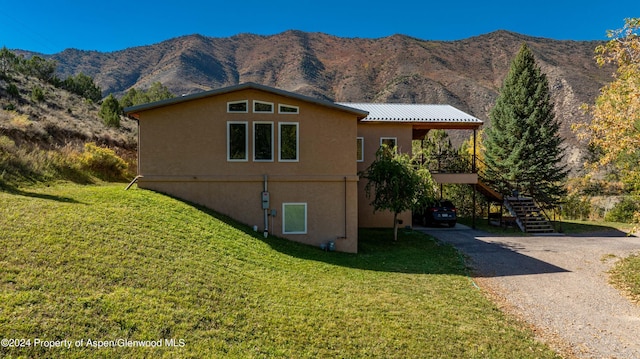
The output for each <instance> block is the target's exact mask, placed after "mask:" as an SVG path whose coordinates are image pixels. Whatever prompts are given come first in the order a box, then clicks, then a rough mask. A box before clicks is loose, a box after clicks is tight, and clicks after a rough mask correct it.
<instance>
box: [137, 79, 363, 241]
mask: <svg viewBox="0 0 640 359" xmlns="http://www.w3.org/2000/svg"><path fill="white" fill-rule="evenodd" d="M244 100H246V101H247V103H248V105H249V111H248V112H247V113H228V111H227V103H228V102H234V101H244ZM254 100H258V101H261V102H268V103H273V106H274V112H273V113H254V111H252V105H253V101H254ZM279 104H285V105H288V106H296V107H298V108H299V113H298V114H281V113H278V105H279ZM137 116H138V119H139V126H140V143H139V172H140V173H139V175H141V176H142V178H141V179H140V180H139V186H140V187H141V188H148V189H152V190H156V191H159V192H163V193H167V194H169V195H172V196H175V197H178V198H182V199H184V200H187V201H190V202H193V203H197V204H200V205H203V206H206V207H208V208H211V209H213V210H215V211H217V212H220V213H222V214H225V215H228V216H230V217H232V218H234V219H236V220H238V221H239V222H241V223H244V224H247V225H249V226H254V225H255V226H258V228H259V231H260V232H262V231H263V230H264V227H265V224H264V211H263V209H262V202H261V192H262V191H263V188H264V178H265V176H266V178H267V187H268V192H269V194H270V203H269V211H268V212H269V214H271V213H272V210H275V216H269V217H268V222H269V223H268V225H269V232H270V233H271V234H274V235H277V236H281V237H285V238H288V239H290V240H293V241H298V242H302V243H307V244H310V245H319V244H320V243H324V242H327V241H335V244H336V250H339V251H344V252H357V239H358V233H357V229H358V182H357V164H356V148H355V145H354V143H355V138H356V135H357V117H356V115H355V114H353V113H349V112H345V111H341V110H339V109H336V108H332V107H326V106H322V105H321V104H316V103H310V102H305V101H302V100H299V99H295V98H290V97H285V96H281V95H279V94H274V93H271V92H268V91H261V90H257V89H244V90H242V91H236V92H231V93H224V94H220V95H216V96H213V97H204V98H199V99H195V100H190V101H185V102H179V103H175V104H171V105H170V106H165V107H158V108H152V109H148V110H145V111H142V112H140V113H137ZM229 122H234V123H238V122H239V123H246V124H247V139H248V146H247V159H246V161H240V162H234V161H229V160H228V152H227V146H228V140H227V133H228V132H227V131H228V123H229ZM256 122H257V123H264V122H267V123H273V133H274V135H273V140H272V143H273V144H272V146H273V159H272V160H271V161H269V162H261V161H256V160H254V157H253V154H254V148H253V147H254V143H253V141H254V135H255V132H254V127H253V126H254V123H256ZM280 123H297V129H298V158H297V161H294V162H285V161H280V160H279V158H278V151H279V150H280V149H279V141H278V139H279V136H280V134H279V131H278V129H279V124H280ZM345 178H346V181H345ZM283 203H304V204H306V210H307V216H306V218H307V222H306V233H305V234H286V233H284V231H283V228H282V208H283V207H282V204H283ZM345 208H346V210H345Z"/></svg>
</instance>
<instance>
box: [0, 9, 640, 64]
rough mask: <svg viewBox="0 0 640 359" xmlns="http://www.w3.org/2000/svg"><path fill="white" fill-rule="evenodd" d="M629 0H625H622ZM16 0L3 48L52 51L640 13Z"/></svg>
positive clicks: (452, 35)
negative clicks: (193, 37)
mask: <svg viewBox="0 0 640 359" xmlns="http://www.w3.org/2000/svg"><path fill="white" fill-rule="evenodd" d="M625 3H626V4H625ZM514 4H518V2H515V1H502V0H501V1H489V2H485V1H466V0H461V1H418V0H412V1H408V0H396V1H376V0H368V1H361V0H357V1H344V0H342V1H336V0H328V1H306V0H298V1H290V0H272V1H256V0H246V1H242V2H233V1H175V0H173V1H166V0H154V1H147V0H141V1H136V0H127V1H123V0H112V1H86V0H73V1H69V0H66V1H51V0H47V1H42V0H31V1H15V0H0V9H2V10H1V11H0V24H1V25H0V47H1V46H6V47H8V48H9V49H22V50H30V51H36V52H41V53H45V54H52V53H56V52H60V51H62V50H64V49H66V48H76V49H82V50H98V51H107V52H108V51H116V50H122V49H125V48H128V47H133V46H142V45H149V44H153V43H157V42H161V41H163V40H167V39H170V38H173V37H177V36H182V35H190V34H196V33H197V34H201V35H205V36H211V37H229V36H233V35H237V34H240V33H253V34H260V35H273V34H277V33H280V32H283V31H286V30H301V31H307V32H323V33H327V34H330V35H335V36H340V37H360V38H380V37H385V36H390V35H393V34H404V35H409V36H412V37H416V38H419V39H423V40H447V41H448V40H460V39H465V38H468V37H472V36H477V35H482V34H486V33H489V32H492V31H495V30H508V31H513V32H518V33H521V34H524V35H530V36H536V37H545V38H551V39H558V40H606V39H607V37H606V31H607V30H610V29H618V28H621V27H622V26H623V25H624V19H625V18H627V17H638V16H640V1H637V0H623V1H618V2H616V3H615V4H614V3H611V2H606V1H592V0H585V1H581V2H576V3H574V2H569V1H566V2H565V1H562V0H555V1H549V0H539V1H537V2H535V5H534V3H533V2H531V3H530V5H514Z"/></svg>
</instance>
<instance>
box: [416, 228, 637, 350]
mask: <svg viewBox="0 0 640 359" xmlns="http://www.w3.org/2000/svg"><path fill="white" fill-rule="evenodd" d="M420 230H422V231H424V232H425V233H428V234H430V235H432V236H434V237H436V238H437V239H439V240H440V241H442V242H445V243H450V244H452V245H454V246H455V247H457V248H458V249H459V250H460V251H462V252H463V253H465V254H466V255H467V256H468V257H469V258H470V262H471V263H470V264H471V266H472V267H473V268H474V270H475V273H474V277H475V278H474V280H475V281H476V283H477V284H478V285H479V286H480V287H481V288H482V289H483V290H484V291H486V292H487V293H490V295H491V296H492V297H493V299H494V300H496V301H497V302H498V304H499V305H500V306H501V307H503V309H504V310H506V311H508V312H511V313H513V314H515V315H516V316H518V317H520V318H521V319H523V320H525V321H526V322H528V323H529V324H530V325H531V326H532V327H533V329H534V330H535V332H536V333H537V335H538V336H539V338H540V339H542V340H543V341H545V342H547V343H548V344H549V345H550V346H551V347H553V348H555V349H557V350H558V351H559V352H560V353H561V354H562V355H564V356H566V357H577V358H640V305H638V304H633V303H631V302H630V301H629V300H628V299H626V298H624V297H623V296H622V295H621V294H620V293H619V292H618V291H617V290H616V289H614V288H613V287H612V286H611V285H610V284H608V278H607V273H606V272H607V271H608V270H609V269H610V268H611V267H612V266H613V264H614V263H615V261H616V260H617V259H618V258H620V257H626V256H628V255H629V254H631V253H637V252H640V238H638V237H627V236H626V235H625V234H624V233H620V232H615V231H612V232H602V233H593V234H589V235H585V236H526V237H524V236H522V237H505V236H496V235H492V234H488V233H486V232H482V231H475V230H471V229H470V228H469V227H466V226H463V225H459V224H458V225H456V227H455V228H422V229H420ZM614 256H615V257H614Z"/></svg>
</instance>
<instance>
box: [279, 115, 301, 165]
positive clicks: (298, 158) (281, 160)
mask: <svg viewBox="0 0 640 359" xmlns="http://www.w3.org/2000/svg"><path fill="white" fill-rule="evenodd" d="M283 125H295V126H296V158H295V159H293V160H292V159H283V158H282V126H283ZM278 162H300V125H299V123H298V122H278Z"/></svg>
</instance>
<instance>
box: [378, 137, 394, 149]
mask: <svg viewBox="0 0 640 359" xmlns="http://www.w3.org/2000/svg"><path fill="white" fill-rule="evenodd" d="M380 144H381V145H387V146H388V147H389V148H394V147H396V139H395V138H383V139H382V140H381V141H380Z"/></svg>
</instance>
